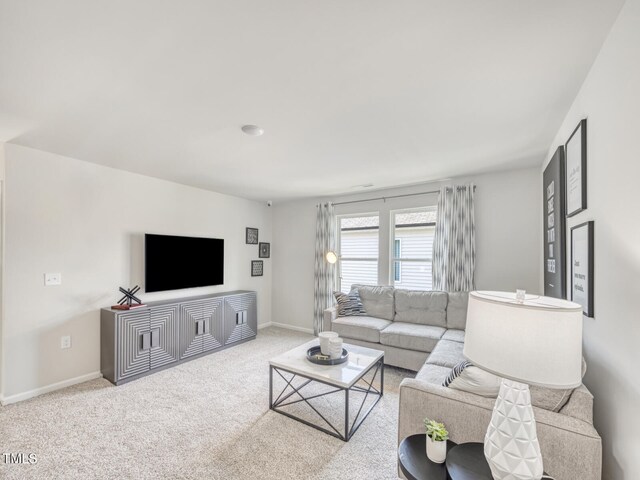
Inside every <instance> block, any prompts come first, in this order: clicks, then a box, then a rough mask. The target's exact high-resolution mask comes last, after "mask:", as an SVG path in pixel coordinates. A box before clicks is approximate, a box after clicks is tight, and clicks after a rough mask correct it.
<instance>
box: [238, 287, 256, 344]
mask: <svg viewBox="0 0 640 480" xmlns="http://www.w3.org/2000/svg"><path fill="white" fill-rule="evenodd" d="M242 297H243V308H244V311H245V312H246V314H245V322H244V325H243V326H242V339H243V340H244V339H245V338H251V337H255V336H256V334H257V333H258V301H257V296H256V294H255V293H245V294H243V295H242Z"/></svg>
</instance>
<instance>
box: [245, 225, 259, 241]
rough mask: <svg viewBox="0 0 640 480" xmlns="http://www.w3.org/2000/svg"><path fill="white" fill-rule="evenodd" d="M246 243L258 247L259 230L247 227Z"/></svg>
mask: <svg viewBox="0 0 640 480" xmlns="http://www.w3.org/2000/svg"><path fill="white" fill-rule="evenodd" d="M245 241H246V242H247V245H257V244H258V229H257V228H251V227H247V230H246V233H245Z"/></svg>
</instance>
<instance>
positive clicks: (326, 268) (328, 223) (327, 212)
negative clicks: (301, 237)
mask: <svg viewBox="0 0 640 480" xmlns="http://www.w3.org/2000/svg"><path fill="white" fill-rule="evenodd" d="M335 248H336V216H335V213H334V211H333V204H331V203H325V204H322V203H321V204H318V205H316V264H315V270H314V275H315V285H314V290H313V297H314V308H313V333H314V334H315V335H317V334H318V333H319V332H321V331H322V316H323V315H324V310H325V309H327V308H329V307H330V306H331V305H333V290H334V288H335V285H336V266H335V265H334V264H331V263H329V262H327V260H326V258H325V255H326V254H327V252H328V251H334V252H335Z"/></svg>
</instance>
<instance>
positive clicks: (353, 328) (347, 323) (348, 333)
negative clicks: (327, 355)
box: [331, 316, 391, 343]
mask: <svg viewBox="0 0 640 480" xmlns="http://www.w3.org/2000/svg"><path fill="white" fill-rule="evenodd" d="M389 325H391V322H390V321H389V320H383V319H382V318H375V317H367V316H357V317H338V318H336V319H335V320H334V321H333V322H332V323H331V330H333V331H334V332H337V333H338V335H340V336H341V337H342V338H355V339H356V340H363V341H365V342H372V343H380V330H382V329H383V328H385V327H387V326H389Z"/></svg>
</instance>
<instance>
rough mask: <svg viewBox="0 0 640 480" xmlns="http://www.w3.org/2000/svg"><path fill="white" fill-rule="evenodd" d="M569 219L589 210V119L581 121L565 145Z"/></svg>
mask: <svg viewBox="0 0 640 480" xmlns="http://www.w3.org/2000/svg"><path fill="white" fill-rule="evenodd" d="M564 148H565V152H566V169H567V174H566V186H565V194H566V197H567V199H566V204H567V217H572V216H574V215H575V214H577V213H579V212H582V211H583V210H586V209H587V119H586V118H585V119H582V120H580V123H578V126H577V127H576V128H575V129H574V130H573V133H571V136H570V137H569V140H567V143H566V144H565V147H564Z"/></svg>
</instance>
